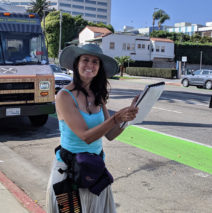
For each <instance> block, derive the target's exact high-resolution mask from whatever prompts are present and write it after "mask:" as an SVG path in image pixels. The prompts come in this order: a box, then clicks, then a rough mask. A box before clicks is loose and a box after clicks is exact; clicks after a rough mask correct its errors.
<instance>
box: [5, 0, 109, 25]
mask: <svg viewBox="0 0 212 213" xmlns="http://www.w3.org/2000/svg"><path fill="white" fill-rule="evenodd" d="M31 1H32V0H9V2H10V3H11V4H13V5H16V6H22V7H25V8H28V7H29V6H30V3H31ZM7 2H8V1H7ZM47 2H50V8H55V9H56V10H60V11H63V12H67V13H70V14H71V15H72V16H77V15H81V16H82V18H84V19H85V20H88V21H90V22H93V23H104V24H110V23H111V0H96V1H94V0H48V1H47Z"/></svg>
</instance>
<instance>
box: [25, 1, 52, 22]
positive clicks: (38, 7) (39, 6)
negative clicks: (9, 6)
mask: <svg viewBox="0 0 212 213" xmlns="http://www.w3.org/2000/svg"><path fill="white" fill-rule="evenodd" d="M48 8H49V2H47V1H46V0H34V1H32V2H31V3H30V8H29V10H28V11H29V12H31V13H37V14H38V15H39V16H40V18H41V19H42V18H43V16H44V13H45V11H48Z"/></svg>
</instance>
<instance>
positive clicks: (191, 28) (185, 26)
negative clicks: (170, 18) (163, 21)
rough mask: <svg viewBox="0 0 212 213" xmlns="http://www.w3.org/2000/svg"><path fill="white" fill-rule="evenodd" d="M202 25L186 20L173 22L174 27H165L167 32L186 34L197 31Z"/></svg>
mask: <svg viewBox="0 0 212 213" xmlns="http://www.w3.org/2000/svg"><path fill="white" fill-rule="evenodd" d="M200 27H203V25H200V24H191V23H188V22H181V23H176V24H174V27H169V28H167V31H168V32H170V33H171V32H175V33H185V34H188V35H190V36H191V35H193V34H194V33H196V32H198V28H200Z"/></svg>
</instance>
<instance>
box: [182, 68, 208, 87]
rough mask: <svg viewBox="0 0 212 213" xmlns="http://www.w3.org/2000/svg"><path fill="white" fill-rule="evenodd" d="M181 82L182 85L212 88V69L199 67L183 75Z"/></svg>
mask: <svg viewBox="0 0 212 213" xmlns="http://www.w3.org/2000/svg"><path fill="white" fill-rule="evenodd" d="M181 84H182V85H183V86H184V87H188V86H196V87H197V88H205V89H212V70H208V69H200V70H196V71H194V72H192V73H191V74H189V75H184V76H183V78H182V81H181Z"/></svg>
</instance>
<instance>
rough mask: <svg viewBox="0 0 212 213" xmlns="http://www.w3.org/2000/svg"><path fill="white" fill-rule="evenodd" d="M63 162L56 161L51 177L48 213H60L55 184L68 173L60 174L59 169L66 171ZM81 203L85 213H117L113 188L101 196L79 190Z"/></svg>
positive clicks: (47, 198) (47, 200)
mask: <svg viewBox="0 0 212 213" xmlns="http://www.w3.org/2000/svg"><path fill="white" fill-rule="evenodd" d="M66 167H67V166H66V165H65V163H63V162H59V161H57V160H56V159H55V160H54V162H53V167H52V171H51V175H50V178H49V183H48V187H47V192H46V209H47V213H59V210H58V206H57V200H56V196H55V193H54V190H53V184H55V183H58V182H60V181H62V180H64V179H65V178H66V177H67V175H66V173H63V174H60V173H59V172H58V169H59V168H61V169H66ZM79 194H80V201H81V206H82V212H83V213H116V209H115V204H114V200H113V194H112V190H111V187H110V186H108V187H107V188H106V189H104V190H103V191H102V192H101V194H100V195H99V196H97V195H95V194H93V193H91V192H90V191H89V190H88V189H79Z"/></svg>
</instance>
